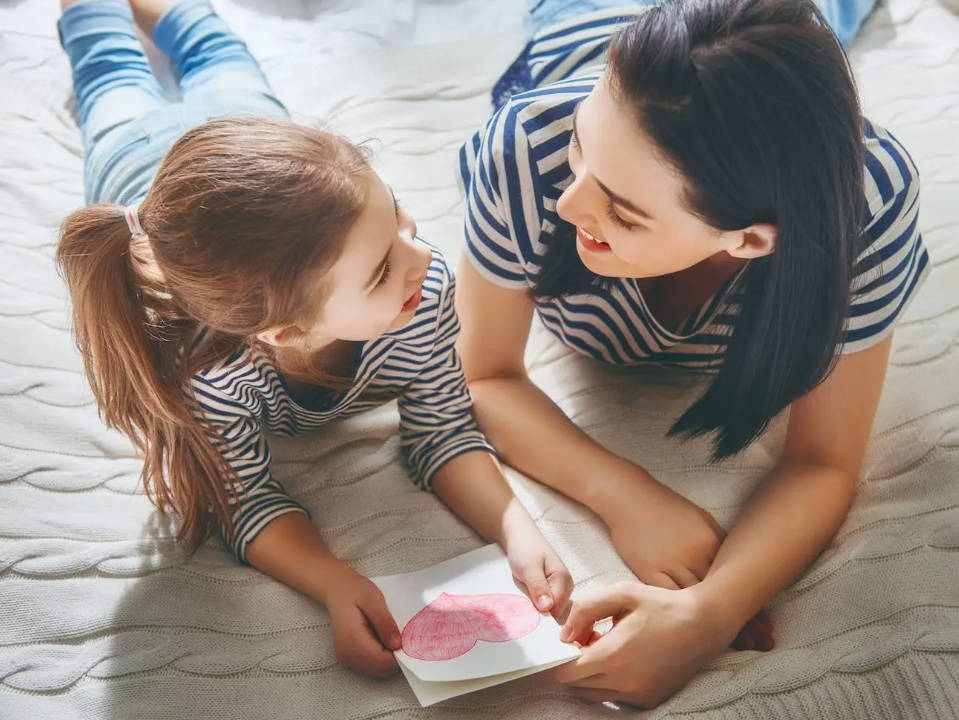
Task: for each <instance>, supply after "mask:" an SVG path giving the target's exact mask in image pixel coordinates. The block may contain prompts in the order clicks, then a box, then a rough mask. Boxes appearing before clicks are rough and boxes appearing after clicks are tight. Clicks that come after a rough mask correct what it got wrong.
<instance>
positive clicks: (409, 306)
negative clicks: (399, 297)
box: [403, 286, 423, 312]
mask: <svg viewBox="0 0 959 720" xmlns="http://www.w3.org/2000/svg"><path fill="white" fill-rule="evenodd" d="M422 299H423V287H422V286H420V287H418V288H417V289H416V292H415V293H413V294H412V295H410V296H409V298H408V299H407V301H406V302H405V303H403V312H409V311H410V310H415V309H416V308H417V306H418V305H419V304H420V300H422Z"/></svg>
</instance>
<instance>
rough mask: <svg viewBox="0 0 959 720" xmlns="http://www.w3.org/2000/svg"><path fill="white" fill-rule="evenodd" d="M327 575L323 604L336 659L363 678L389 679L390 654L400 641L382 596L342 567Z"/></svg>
mask: <svg viewBox="0 0 959 720" xmlns="http://www.w3.org/2000/svg"><path fill="white" fill-rule="evenodd" d="M326 574H327V582H326V583H325V585H326V587H327V588H329V590H328V592H326V593H324V596H323V598H322V601H323V603H324V604H325V605H326V608H327V610H329V611H330V617H331V618H332V619H333V642H334V644H335V646H336V656H337V657H338V658H339V659H340V660H341V661H342V662H343V663H345V664H346V665H348V666H349V667H351V668H353V669H354V670H356V671H358V672H361V673H363V674H364V675H369V676H370V677H374V678H381V679H382V678H388V677H389V676H390V675H392V674H393V673H394V672H396V670H397V665H396V658H395V657H394V656H393V650H399V649H400V647H401V646H402V638H401V637H400V631H399V629H398V628H397V627H396V622H395V621H394V620H393V616H392V615H390V611H389V610H388V609H387V607H386V600H384V599H383V594H382V593H381V592H380V590H379V588H378V587H376V585H374V584H373V583H372V582H370V581H369V580H368V579H367V578H365V577H363V576H362V575H360V574H359V573H357V572H355V571H354V570H353V569H352V568H350V567H349V566H348V565H346V564H345V563H338V564H337V566H336V567H335V569H334V570H333V571H331V572H328V573H326Z"/></svg>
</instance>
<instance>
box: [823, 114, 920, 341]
mask: <svg viewBox="0 0 959 720" xmlns="http://www.w3.org/2000/svg"><path fill="white" fill-rule="evenodd" d="M866 147H867V150H866V172H865V177H864V180H865V191H866V201H867V206H868V207H867V211H866V226H865V230H864V235H865V241H866V248H865V250H864V251H863V252H862V253H861V254H860V256H859V257H858V258H857V261H856V265H855V269H854V279H853V283H852V297H851V300H850V306H849V312H848V315H847V321H846V332H845V342H844V345H843V349H842V352H843V353H853V352H859V351H861V350H865V349H867V348H870V347H872V346H873V345H876V344H878V343H879V342H881V341H882V340H883V339H884V338H885V337H886V336H888V335H889V334H890V333H891V332H892V331H893V327H894V325H895V323H896V320H897V319H898V318H899V316H900V315H901V314H902V312H903V310H904V309H905V307H906V305H907V304H908V303H909V301H910V300H911V299H912V297H913V296H914V295H915V293H916V291H917V289H918V287H919V286H920V284H921V283H922V282H923V280H924V279H925V277H926V275H927V274H928V271H929V255H928V253H927V251H926V248H925V246H924V245H923V242H922V236H921V234H920V232H919V174H918V171H917V170H916V167H915V165H914V164H913V162H912V159H911V158H910V157H909V154H908V153H907V152H906V150H905V148H903V147H902V145H900V144H899V142H898V141H897V140H896V139H895V138H894V137H893V136H892V135H891V134H889V133H888V132H886V131H885V130H882V129H881V128H878V127H874V126H871V125H867V143H866Z"/></svg>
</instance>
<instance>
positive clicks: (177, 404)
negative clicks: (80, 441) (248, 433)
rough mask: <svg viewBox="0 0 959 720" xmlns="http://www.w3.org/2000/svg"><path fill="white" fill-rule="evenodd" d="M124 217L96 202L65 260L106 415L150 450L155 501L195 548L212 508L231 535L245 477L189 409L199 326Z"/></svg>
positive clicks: (65, 232) (74, 226)
mask: <svg viewBox="0 0 959 720" xmlns="http://www.w3.org/2000/svg"><path fill="white" fill-rule="evenodd" d="M123 212H124V210H123V208H122V207H121V206H119V205H93V206H90V207H87V208H84V209H82V210H78V211H77V212H75V213H73V214H72V215H70V216H69V217H68V218H67V219H66V221H65V222H64V224H63V226H62V228H61V234H60V243H59V247H58V249H57V263H58V265H59V266H60V269H61V272H62V274H63V276H64V278H65V279H66V282H67V285H68V287H69V290H70V296H71V299H72V302H73V328H74V334H75V337H76V343H77V347H78V348H79V350H80V354H81V355H82V356H83V362H84V367H85V370H86V375H87V379H88V380H89V382H90V387H91V388H92V390H93V396H94V398H95V399H96V402H97V405H98V406H99V408H100V413H101V416H102V417H103V419H104V421H105V422H106V423H107V425H109V426H110V427H112V428H116V429H117V430H120V431H121V432H123V433H124V434H125V435H127V436H128V437H129V438H130V439H131V440H132V441H133V443H134V444H135V445H136V447H137V448H138V449H139V450H140V451H141V452H142V453H143V455H144V465H143V473H142V480H143V486H144V489H145V491H146V493H147V495H148V496H150V498H151V499H152V500H153V501H154V503H155V504H156V505H157V507H158V508H159V509H160V511H161V512H165V511H166V510H167V509H168V508H172V509H173V510H175V511H176V512H177V514H178V515H180V517H181V520H182V524H181V525H180V529H179V532H178V535H177V537H178V539H180V540H182V541H185V542H186V544H187V545H188V547H189V548H190V549H191V550H192V549H195V548H196V546H197V545H199V544H200V543H201V542H202V541H203V540H204V539H205V537H206V536H207V535H208V534H209V530H210V518H209V512H210V510H211V509H212V510H213V512H214V513H215V515H216V516H217V518H218V519H219V521H220V523H221V524H222V525H223V527H224V529H225V530H226V532H227V534H228V535H232V531H233V523H232V513H231V511H230V498H229V497H228V494H229V496H230V497H233V498H235V496H236V492H237V488H238V485H237V484H236V483H237V481H236V474H235V472H234V471H233V470H232V468H231V467H230V465H229V464H228V463H227V462H226V460H225V459H224V458H223V456H222V455H221V454H220V452H219V450H218V449H217V448H218V447H219V446H220V444H221V443H222V440H221V439H220V438H219V436H218V435H217V434H216V433H215V432H214V431H212V429H210V428H205V427H203V425H201V423H200V421H199V420H198V419H197V418H196V416H195V415H194V414H193V413H192V412H191V409H190V402H191V398H192V394H188V393H189V390H188V388H187V387H186V386H185V384H188V383H189V375H188V374H186V370H185V366H186V365H189V362H184V361H185V360H186V359H188V357H189V354H190V349H191V348H192V347H193V346H194V344H195V342H196V341H197V339H198V336H199V331H200V326H199V324H198V323H197V322H196V321H195V320H193V319H192V318H190V317H189V316H187V315H185V314H184V313H183V312H181V311H179V310H178V308H177V306H176V303H175V301H174V300H173V298H172V297H171V296H170V294H169V293H168V292H166V291H165V289H164V288H163V283H162V280H161V279H159V278H157V277H156V276H155V275H151V273H150V272H149V271H145V269H144V266H143V264H142V263H141V262H139V261H138V259H137V257H136V256H137V253H135V252H134V251H133V249H132V248H131V243H137V242H141V240H139V239H138V240H133V238H131V234H130V230H129V227H128V226H127V222H126V220H125V218H124V215H123ZM142 243H143V244H144V248H145V249H146V248H147V245H146V240H145V239H143V240H142ZM184 390H187V392H184ZM228 488H229V493H228Z"/></svg>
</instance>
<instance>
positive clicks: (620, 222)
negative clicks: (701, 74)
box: [556, 78, 771, 278]
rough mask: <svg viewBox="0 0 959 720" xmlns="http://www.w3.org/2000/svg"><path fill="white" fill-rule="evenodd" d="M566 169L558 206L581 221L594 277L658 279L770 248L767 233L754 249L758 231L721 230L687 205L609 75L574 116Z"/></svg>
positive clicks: (582, 248) (584, 255)
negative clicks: (568, 179)
mask: <svg viewBox="0 0 959 720" xmlns="http://www.w3.org/2000/svg"><path fill="white" fill-rule="evenodd" d="M569 167H570V169H571V170H572V172H573V175H574V180H573V182H572V184H571V185H570V186H569V187H567V188H566V190H565V191H564V192H563V194H562V196H561V197H560V198H559V201H558V203H557V206H556V210H557V212H558V214H559V216H560V217H561V218H563V219H564V220H566V221H567V222H569V223H570V224H572V225H575V226H576V249H577V251H578V253H579V257H580V259H581V260H582V261H583V264H584V265H586V267H587V268H589V269H590V270H592V271H593V272H594V273H596V274H597V275H603V276H606V277H633V278H649V277H658V276H661V275H668V274H670V273H675V272H679V271H680V270H685V269H687V268H690V267H692V266H693V265H697V264H698V263H700V262H702V261H704V260H706V259H708V258H710V257H712V256H714V255H716V254H717V253H720V252H726V253H729V254H730V255H733V256H736V257H742V258H749V257H757V256H758V254H766V252H769V251H771V247H768V243H767V242H766V240H768V239H769V238H768V237H759V238H758V241H759V242H760V246H759V247H757V238H756V237H754V236H752V235H754V233H753V234H751V233H749V230H754V229H755V228H749V229H747V230H741V231H735V232H720V231H719V230H716V229H715V228H713V227H711V226H709V225H707V224H706V223H704V222H703V221H702V220H700V219H699V218H698V217H696V216H695V215H693V214H692V213H691V212H689V210H688V209H686V207H685V206H684V203H683V196H684V191H683V184H682V179H681V177H680V176H679V174H678V173H677V171H676V170H675V169H674V168H673V167H672V166H671V165H670V164H668V163H666V162H665V161H664V160H663V159H662V158H661V157H660V154H659V152H657V149H656V147H655V146H654V145H653V143H652V141H651V140H650V139H649V138H647V137H646V135H645V133H643V132H642V131H641V130H640V128H639V127H638V125H637V123H636V120H635V117H634V115H633V112H632V111H631V110H629V109H627V108H625V107H624V106H623V105H622V104H621V103H619V102H617V100H616V99H615V98H614V97H613V95H612V94H611V93H610V91H609V86H608V80H607V79H606V78H604V79H603V80H601V81H600V82H599V83H597V84H596V86H595V87H594V88H593V91H592V92H591V93H590V94H589V95H588V96H587V97H586V98H585V99H584V100H583V101H582V103H580V105H579V107H578V108H577V110H576V113H575V114H574V116H573V137H572V139H571V141H570V144H569ZM760 230H762V228H760ZM766 230H768V228H766ZM757 250H762V252H759V253H757Z"/></svg>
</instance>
